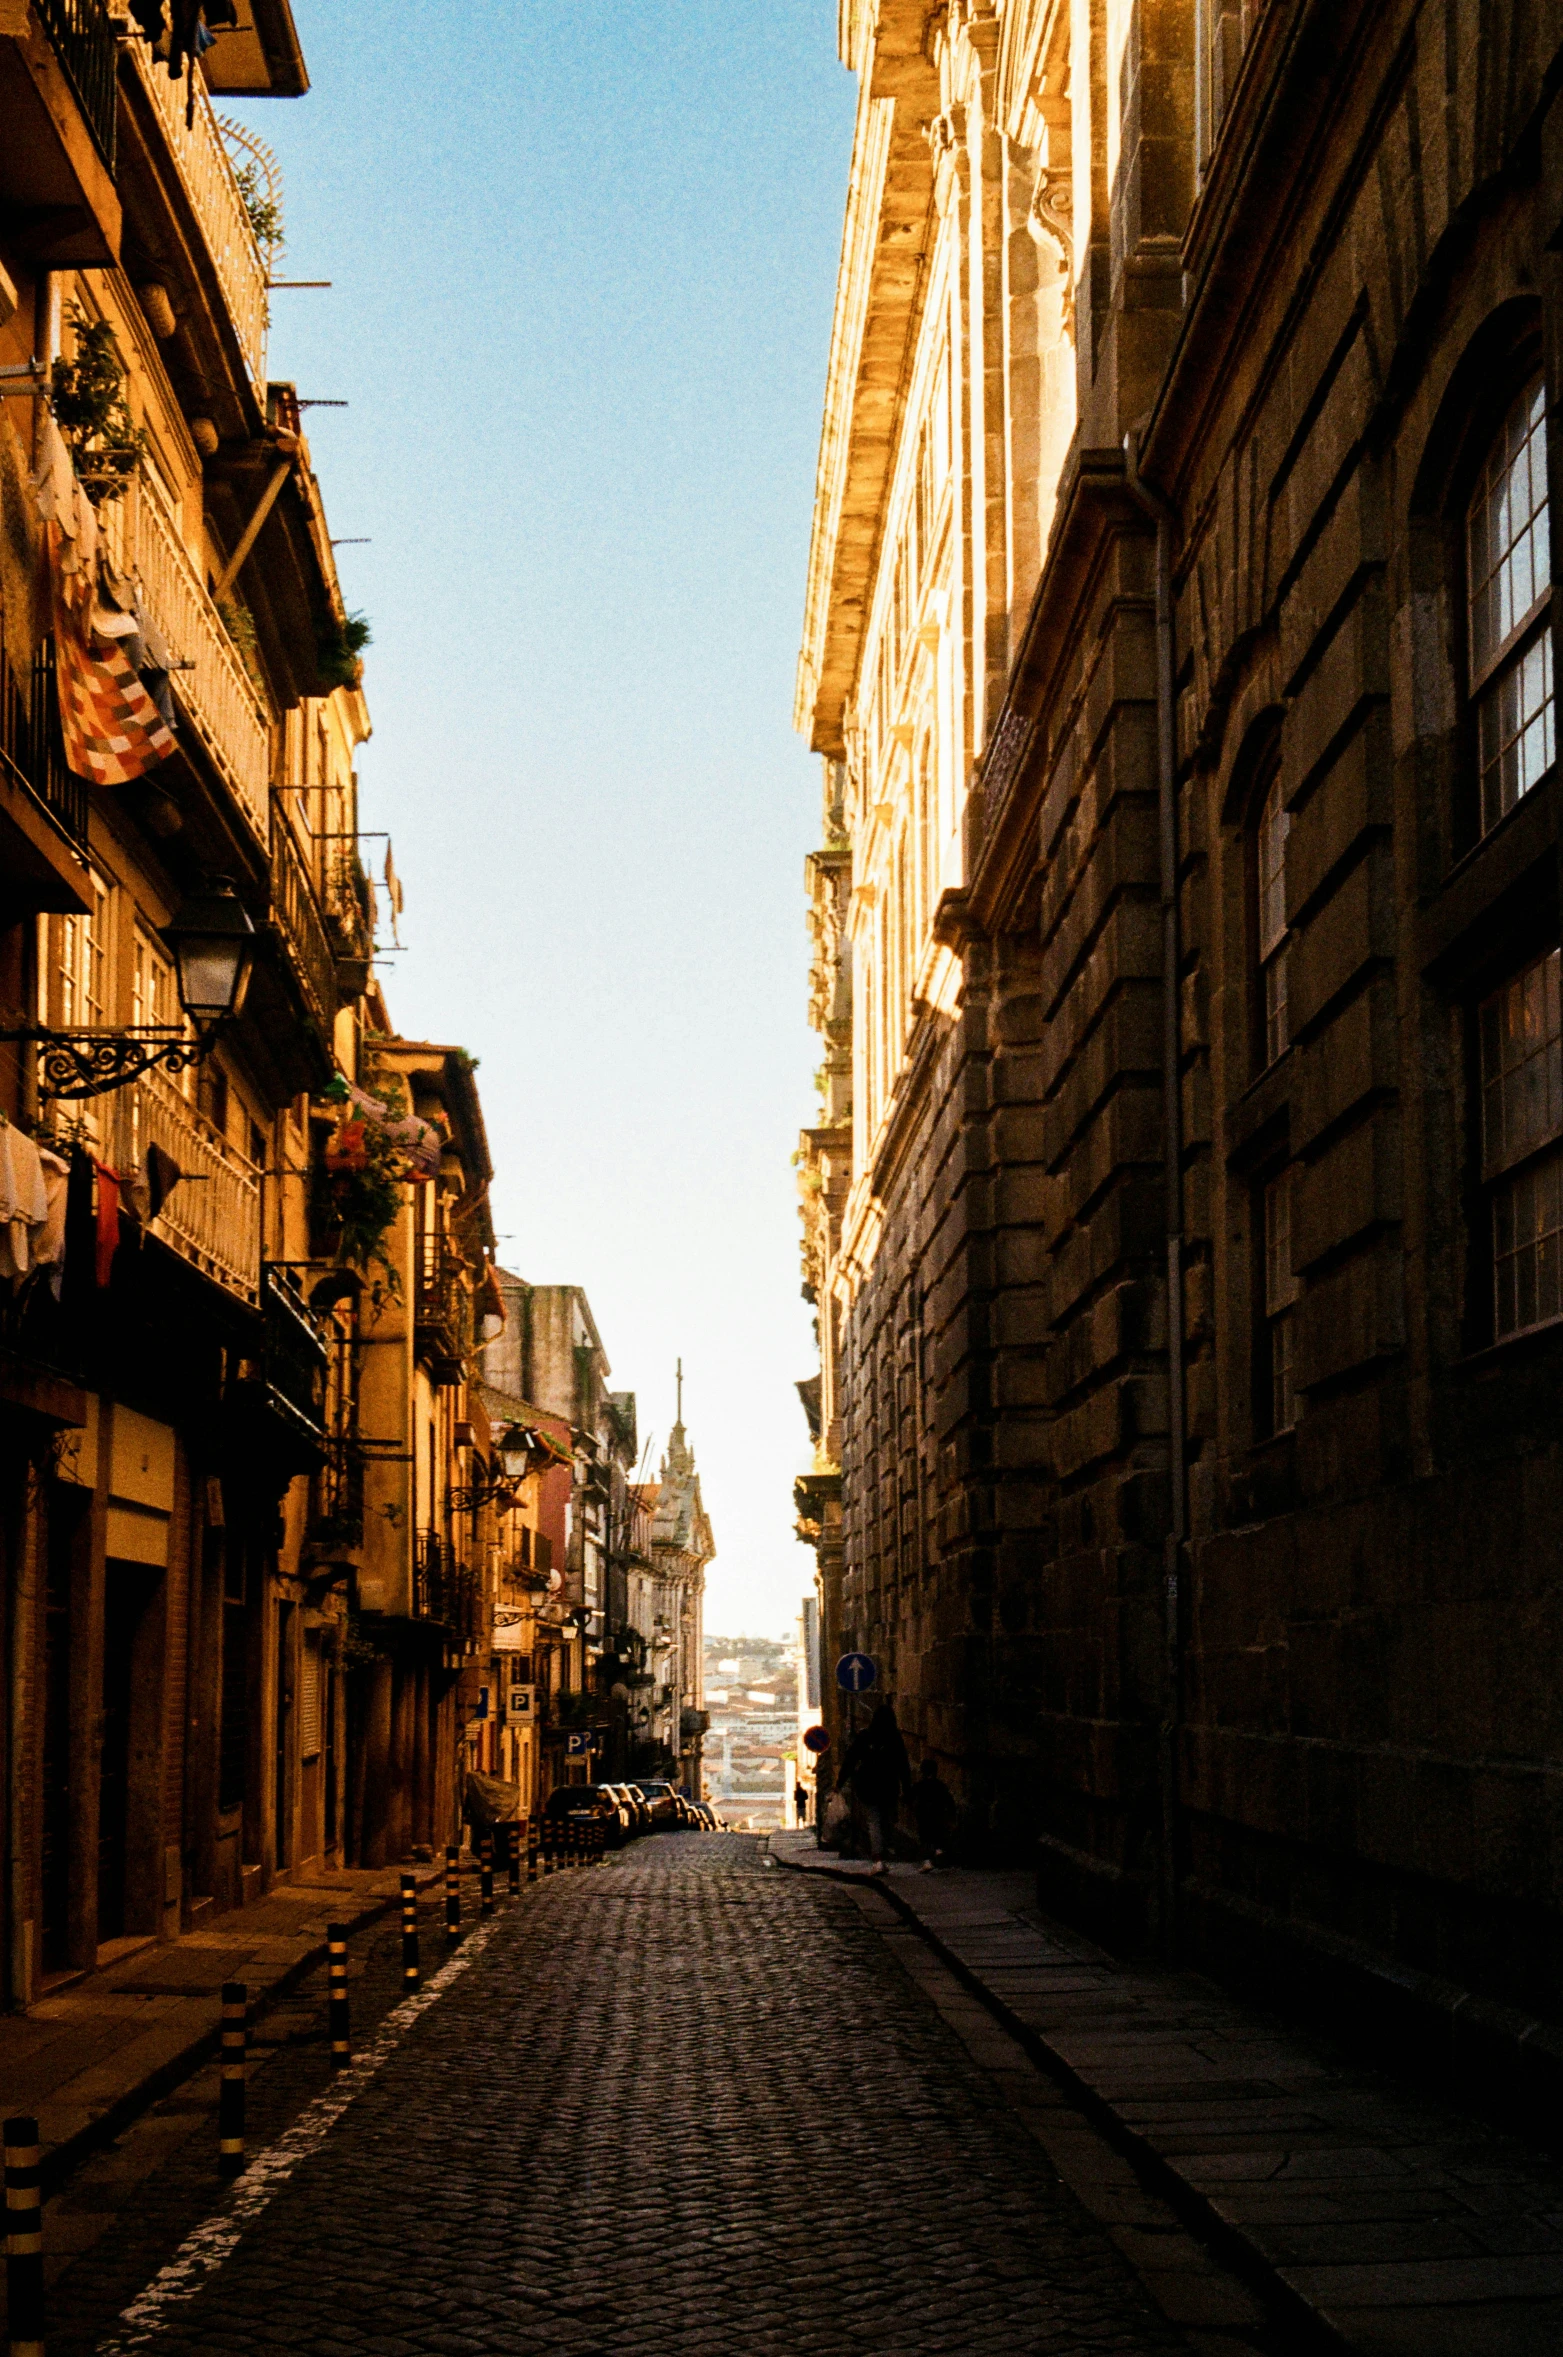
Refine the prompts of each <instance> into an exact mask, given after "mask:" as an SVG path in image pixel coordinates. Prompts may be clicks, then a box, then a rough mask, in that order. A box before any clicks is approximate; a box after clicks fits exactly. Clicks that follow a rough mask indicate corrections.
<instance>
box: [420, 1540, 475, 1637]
mask: <svg viewBox="0 0 1563 2357" xmlns="http://www.w3.org/2000/svg"><path fill="white" fill-rule="evenodd" d="M482 1601H483V1600H482V1594H481V1590H480V1588H479V1583H478V1575H477V1573H476V1572H475V1571H471V1570H469V1569H468V1567H467V1566H466V1564H464V1563H458V1561H457V1560H456V1557H455V1555H454V1553H453V1552H452V1550H451V1548H450V1546H449V1544H448V1543H447V1541H446V1540H444V1539H442V1538H441V1537H440V1536H439V1534H438V1532H437V1531H432V1530H425V1531H420V1532H419V1534H418V1544H417V1549H416V1551H415V1553H414V1556H413V1615H414V1618H415V1619H417V1620H427V1621H434V1622H437V1623H438V1624H439V1626H440V1627H442V1628H443V1629H445V1630H446V1631H448V1633H449V1635H450V1638H451V1641H452V1643H453V1644H455V1645H458V1646H460V1647H461V1648H462V1649H463V1650H464V1651H468V1652H470V1651H471V1649H472V1647H473V1646H475V1645H476V1643H477V1641H478V1638H479V1635H480V1634H481V1619H482Z"/></svg>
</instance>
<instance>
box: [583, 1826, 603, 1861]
mask: <svg viewBox="0 0 1563 2357" xmlns="http://www.w3.org/2000/svg"><path fill="white" fill-rule="evenodd" d="M589 1830H590V1833H591V1842H592V1846H591V1848H590V1850H589V1851H588V1852H587V1858H586V1863H587V1864H588V1866H601V1865H602V1864H604V1863H605V1861H606V1859H607V1855H608V1828H607V1826H606V1825H605V1824H604V1823H603V1821H602V1819H601V1818H600V1817H598V1818H596V1819H595V1820H594V1821H593V1823H592V1825H591V1826H590V1828H589Z"/></svg>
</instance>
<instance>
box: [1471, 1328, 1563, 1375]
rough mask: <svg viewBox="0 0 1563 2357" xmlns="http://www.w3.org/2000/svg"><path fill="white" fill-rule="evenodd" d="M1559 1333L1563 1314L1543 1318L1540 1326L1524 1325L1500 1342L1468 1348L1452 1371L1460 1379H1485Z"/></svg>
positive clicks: (1506, 1335) (1561, 1330) (1534, 1350)
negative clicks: (1477, 1347)
mask: <svg viewBox="0 0 1563 2357" xmlns="http://www.w3.org/2000/svg"><path fill="white" fill-rule="evenodd" d="M1559 1335H1563V1317H1556V1318H1543V1320H1542V1321H1541V1324H1540V1325H1539V1326H1522V1327H1521V1328H1520V1330H1519V1332H1518V1333H1517V1334H1505V1335H1504V1337H1503V1340H1502V1341H1501V1342H1487V1343H1484V1344H1483V1345H1482V1347H1481V1349H1480V1350H1471V1351H1467V1352H1466V1354H1465V1356H1464V1357H1463V1358H1458V1359H1455V1360H1454V1361H1453V1363H1452V1364H1451V1366H1450V1368H1449V1373H1450V1374H1451V1375H1452V1376H1453V1377H1454V1378H1455V1380H1456V1381H1457V1382H1459V1381H1465V1382H1472V1383H1480V1382H1484V1381H1485V1380H1486V1379H1487V1378H1488V1377H1489V1376H1491V1375H1500V1374H1502V1373H1503V1371H1504V1369H1505V1368H1506V1367H1508V1366H1511V1365H1512V1364H1513V1363H1514V1361H1515V1360H1516V1359H1517V1358H1523V1357H1524V1356H1526V1355H1527V1354H1534V1353H1536V1352H1537V1351H1538V1350H1539V1349H1540V1348H1541V1347H1544V1346H1545V1345H1546V1343H1547V1342H1548V1341H1550V1340H1553V1339H1555V1338H1556V1337H1557V1336H1559Z"/></svg>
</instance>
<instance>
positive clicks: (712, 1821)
mask: <svg viewBox="0 0 1563 2357" xmlns="http://www.w3.org/2000/svg"><path fill="white" fill-rule="evenodd" d="M691 1806H692V1807H693V1809H694V1812H695V1823H696V1825H697V1826H698V1827H699V1828H700V1831H701V1832H702V1833H714V1832H715V1831H716V1811H715V1809H713V1808H712V1806H711V1803H710V1802H709V1801H708V1800H697V1801H694V1802H693V1803H692V1804H691Z"/></svg>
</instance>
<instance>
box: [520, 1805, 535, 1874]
mask: <svg viewBox="0 0 1563 2357" xmlns="http://www.w3.org/2000/svg"><path fill="white" fill-rule="evenodd" d="M522 1823H523V1824H524V1825H525V1827H526V1878H527V1881H528V1882H535V1881H536V1880H537V1869H538V1851H539V1843H538V1839H537V1824H536V1820H535V1819H533V1818H530V1817H524V1818H523V1819H522Z"/></svg>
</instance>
